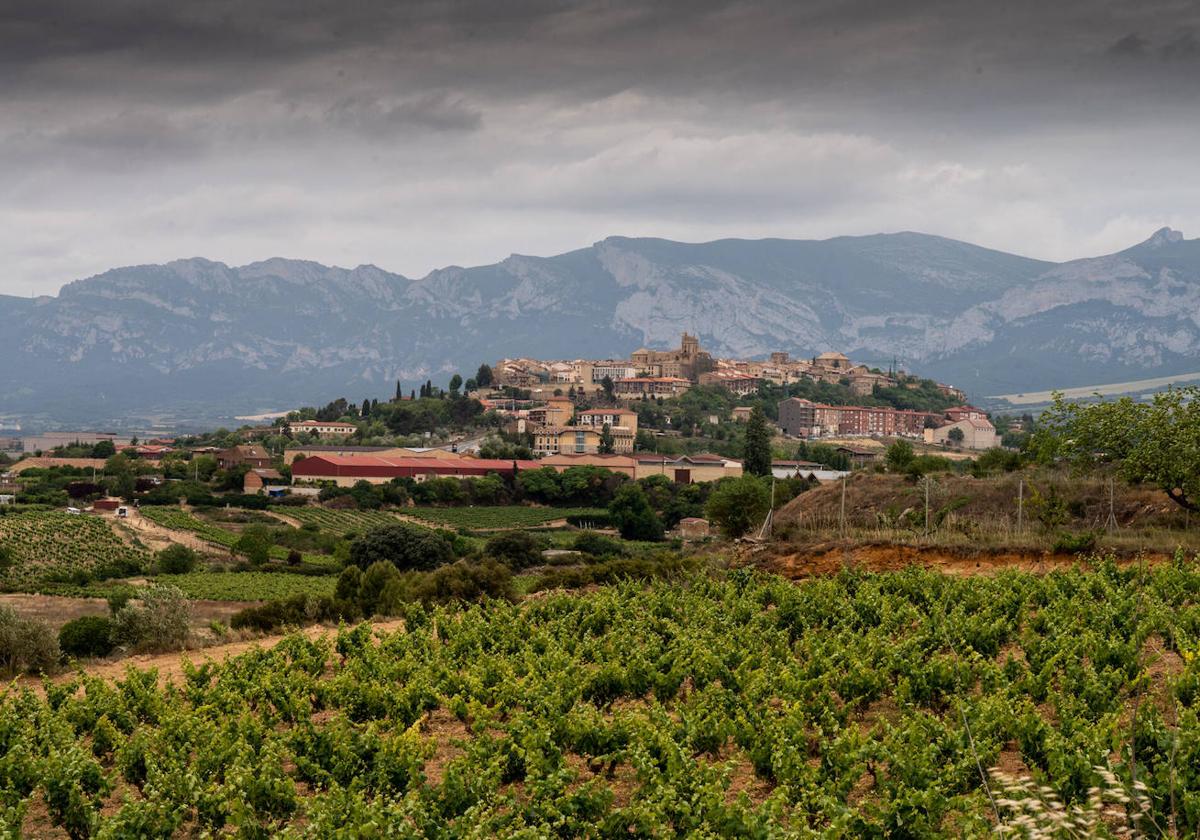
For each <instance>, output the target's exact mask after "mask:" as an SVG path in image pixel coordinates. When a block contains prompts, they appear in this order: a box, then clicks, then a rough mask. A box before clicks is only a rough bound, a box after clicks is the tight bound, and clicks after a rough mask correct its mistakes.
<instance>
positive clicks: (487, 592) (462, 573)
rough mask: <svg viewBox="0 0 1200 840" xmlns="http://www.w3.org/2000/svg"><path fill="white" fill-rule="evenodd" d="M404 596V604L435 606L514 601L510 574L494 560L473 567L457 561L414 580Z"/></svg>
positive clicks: (506, 568)
mask: <svg viewBox="0 0 1200 840" xmlns="http://www.w3.org/2000/svg"><path fill="white" fill-rule="evenodd" d="M414 577H415V580H413V581H410V582H409V586H408V587H407V591H406V592H405V595H406V598H405V600H417V601H426V602H434V603H447V602H450V601H477V600H479V599H481V598H484V597H487V598H502V599H504V600H507V601H515V600H516V599H517V598H516V593H515V592H514V591H513V586H512V572H511V571H510V570H509V569H508V567H507V566H503V565H501V564H500V563H497V562H495V561H493V560H484V561H482V562H480V563H472V562H470V561H467V560H460V561H459V562H457V563H455V564H454V565H452V566H443V567H442V568H440V569H438V570H436V571H434V572H430V573H429V574H425V575H420V576H414Z"/></svg>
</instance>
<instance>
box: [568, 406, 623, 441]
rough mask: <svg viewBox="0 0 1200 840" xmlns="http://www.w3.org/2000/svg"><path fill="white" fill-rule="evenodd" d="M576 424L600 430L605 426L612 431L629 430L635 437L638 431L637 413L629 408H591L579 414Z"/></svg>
mask: <svg viewBox="0 0 1200 840" xmlns="http://www.w3.org/2000/svg"><path fill="white" fill-rule="evenodd" d="M575 422H576V423H577V424H578V425H580V426H594V427H596V428H598V429H599V428H602V427H604V426H608V427H609V428H610V429H627V430H628V431H629V433H630V434H633V435H636V434H637V429H638V416H637V412H636V411H630V410H629V409H627V408H589V409H588V410H586V411H581V412H579V414H578V416H577V417H576V418H575Z"/></svg>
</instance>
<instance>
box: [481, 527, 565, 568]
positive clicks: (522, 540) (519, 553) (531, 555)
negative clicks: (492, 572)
mask: <svg viewBox="0 0 1200 840" xmlns="http://www.w3.org/2000/svg"><path fill="white" fill-rule="evenodd" d="M548 547H549V541H548V540H547V539H546V538H545V537H542V536H538V535H535V534H531V533H529V532H528V531H505V532H503V533H500V534H496V535H495V536H494V537H492V538H491V539H489V540H488V541H487V546H486V547H485V548H484V553H485V554H487V556H488V557H491V558H493V559H495V560H498V561H500V562H501V563H503V564H504V565H506V566H508V567H509V568H510V569H527V568H529V567H530V566H536V565H538V564H540V563H541V562H542V552H543V551H544V550H545V549H546V548H548Z"/></svg>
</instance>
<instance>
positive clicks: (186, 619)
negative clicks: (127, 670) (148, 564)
mask: <svg viewBox="0 0 1200 840" xmlns="http://www.w3.org/2000/svg"><path fill="white" fill-rule="evenodd" d="M191 617H192V616H191V605H190V604H189V603H188V601H187V598H186V597H185V596H184V594H183V592H181V591H180V590H179V589H178V588H176V587H174V586H152V587H150V588H149V589H146V590H143V591H142V592H140V593H139V598H138V601H131V602H130V603H128V604H126V605H125V606H124V607H122V608H121V610H120V611H119V612H118V613H117V615H116V618H115V619H114V620H113V636H112V637H113V641H115V642H116V643H117V644H119V645H124V646H127V647H131V648H136V649H138V650H171V649H179V648H182V647H183V645H184V643H185V642H187V638H188V628H189V626H190V624H191Z"/></svg>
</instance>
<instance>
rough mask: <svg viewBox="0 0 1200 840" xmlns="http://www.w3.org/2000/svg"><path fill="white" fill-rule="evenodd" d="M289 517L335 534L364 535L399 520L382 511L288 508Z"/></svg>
mask: <svg viewBox="0 0 1200 840" xmlns="http://www.w3.org/2000/svg"><path fill="white" fill-rule="evenodd" d="M286 513H287V516H288V517H290V518H292V519H296V520H298V521H299V522H301V523H303V524H305V525H316V526H317V527H318V528H320V529H321V530H322V531H329V532H330V533H333V534H339V535H345V534H363V533H366V532H367V531H369V530H371V529H372V528H379V527H380V526H383V525H395V524H396V523H397V522H398V521H399V520H398V518H397V517H396V516H395V515H394V514H392V513H388V512H386V511H382V510H331V509H329V508H321V507H295V508H291V507H290V508H287V511H286Z"/></svg>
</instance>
